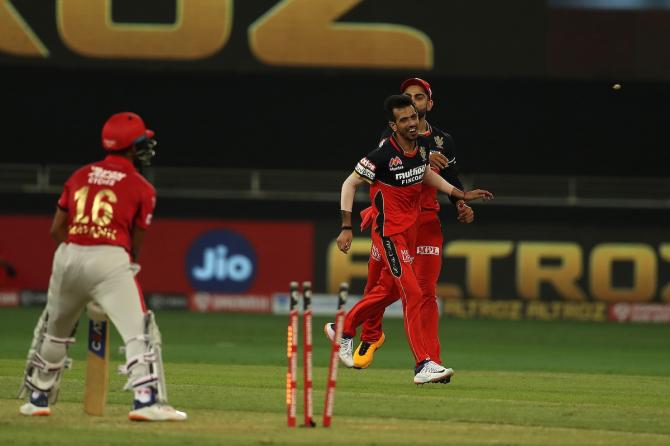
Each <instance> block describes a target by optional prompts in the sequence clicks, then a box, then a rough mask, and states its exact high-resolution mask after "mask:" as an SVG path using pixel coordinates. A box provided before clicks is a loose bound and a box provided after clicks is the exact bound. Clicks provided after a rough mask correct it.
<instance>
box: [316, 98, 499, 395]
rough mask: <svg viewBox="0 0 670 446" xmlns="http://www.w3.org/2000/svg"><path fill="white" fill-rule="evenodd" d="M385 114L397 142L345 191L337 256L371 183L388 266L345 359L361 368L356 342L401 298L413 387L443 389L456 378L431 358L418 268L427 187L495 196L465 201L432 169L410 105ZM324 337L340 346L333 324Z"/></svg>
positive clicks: (369, 293) (377, 236)
mask: <svg viewBox="0 0 670 446" xmlns="http://www.w3.org/2000/svg"><path fill="white" fill-rule="evenodd" d="M384 108H385V110H386V113H387V118H388V121H389V126H390V128H391V129H392V130H393V134H392V135H391V136H390V138H388V139H387V140H385V141H384V142H383V143H382V144H381V145H380V147H378V148H377V149H375V150H373V151H372V152H370V153H369V154H368V155H367V156H366V157H364V158H363V159H361V160H360V161H359V163H358V165H357V166H356V168H355V170H354V172H353V173H352V174H351V175H350V176H349V177H348V178H347V179H346V180H345V182H344V183H343V185H342V196H341V214H342V231H341V233H340V235H339V236H338V238H337V246H338V248H339V249H340V250H341V251H342V252H344V253H347V252H348V251H349V248H350V247H351V240H352V226H351V210H352V207H353V200H354V195H355V192H356V188H357V187H358V186H360V185H361V184H363V183H364V182H368V183H369V184H370V199H371V202H372V206H373V209H374V215H375V218H374V221H373V226H372V244H373V246H374V247H375V248H376V250H377V251H378V252H379V253H380V257H381V259H382V265H383V266H382V268H381V271H380V273H379V276H378V278H377V280H376V283H375V284H374V286H372V287H368V289H366V292H365V294H364V296H363V298H362V299H361V300H360V301H359V302H358V303H357V304H356V305H354V307H353V308H352V309H351V310H350V311H349V312H348V313H347V316H346V318H345V322H344V329H343V332H342V333H343V335H342V339H341V340H340V359H341V360H342V362H343V363H344V364H345V365H346V366H347V367H352V366H353V365H354V364H353V356H352V355H353V337H354V336H355V335H356V330H357V328H358V327H359V326H360V325H361V324H362V323H363V322H364V321H366V320H368V319H371V318H373V317H375V316H376V315H378V314H380V313H383V310H384V308H386V307H387V306H388V305H389V304H391V303H392V302H394V301H395V300H397V298H398V297H399V298H400V299H401V300H402V303H403V308H404V312H403V313H404V325H405V332H406V335H407V340H408V343H409V346H410V349H411V351H412V354H413V355H414V359H415V375H414V383H415V384H424V383H428V382H438V381H441V380H443V379H445V378H448V377H449V376H451V374H453V371H452V370H451V369H448V368H445V367H443V366H441V365H439V364H437V363H435V362H434V361H433V360H432V358H431V356H430V353H429V350H428V345H427V343H426V336H427V334H426V332H425V330H424V326H423V323H422V317H421V308H422V306H423V305H424V303H423V300H424V297H423V292H422V291H421V288H420V286H419V283H418V281H417V277H416V275H415V273H414V270H413V268H412V262H413V260H414V256H413V255H412V254H413V253H414V252H415V250H416V244H415V242H416V221H417V219H418V217H419V213H420V200H421V190H422V184H427V185H429V186H432V187H434V188H436V189H437V190H440V191H442V192H444V193H446V194H448V195H453V196H455V197H457V198H459V199H464V200H474V199H477V198H485V199H490V198H492V194H491V193H490V192H488V191H484V190H479V189H478V190H473V191H470V192H467V193H464V192H462V191H461V190H459V189H457V188H455V187H454V186H453V185H451V184H450V183H449V182H447V181H446V180H445V179H444V178H442V177H440V176H439V175H438V174H436V173H435V172H433V171H432V170H431V169H430V168H429V167H428V152H427V147H428V143H427V142H428V141H427V140H425V139H424V138H421V137H420V136H419V132H418V120H419V119H418V114H417V111H416V108H415V107H414V104H413V103H412V99H411V98H409V97H408V96H405V95H393V96H390V97H388V98H387V99H386V101H385V103H384ZM325 331H326V334H327V335H328V337H329V338H330V339H331V340H332V339H334V338H335V333H334V327H333V324H326V326H325Z"/></svg>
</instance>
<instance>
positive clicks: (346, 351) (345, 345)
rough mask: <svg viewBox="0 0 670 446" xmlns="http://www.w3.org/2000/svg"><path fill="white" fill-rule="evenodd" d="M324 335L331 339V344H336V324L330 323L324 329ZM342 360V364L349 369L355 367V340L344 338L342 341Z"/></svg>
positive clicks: (340, 353)
mask: <svg viewBox="0 0 670 446" xmlns="http://www.w3.org/2000/svg"><path fill="white" fill-rule="evenodd" d="M323 331H324V333H326V336H328V339H330V342H335V324H333V323H332V322H328V323H327V324H326V325H325V326H324V327H323ZM339 355H340V360H341V361H342V364H344V365H346V366H347V367H349V368H352V367H353V366H354V340H353V338H345V337H344V336H342V339H340V352H339Z"/></svg>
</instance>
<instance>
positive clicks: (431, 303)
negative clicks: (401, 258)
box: [354, 77, 474, 368]
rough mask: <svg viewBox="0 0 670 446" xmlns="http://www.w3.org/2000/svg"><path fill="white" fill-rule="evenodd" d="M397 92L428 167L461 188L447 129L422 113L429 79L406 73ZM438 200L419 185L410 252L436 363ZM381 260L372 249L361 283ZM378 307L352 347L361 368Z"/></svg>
mask: <svg viewBox="0 0 670 446" xmlns="http://www.w3.org/2000/svg"><path fill="white" fill-rule="evenodd" d="M400 91H401V92H402V93H403V94H405V95H407V96H409V97H410V98H411V99H412V102H413V103H414V106H415V107H416V109H417V113H418V115H419V134H420V135H421V136H422V137H424V138H426V139H427V140H428V144H429V149H430V165H431V168H432V169H433V170H434V171H435V172H436V173H439V174H440V175H441V176H442V177H443V178H444V179H446V180H447V181H448V182H450V183H451V184H453V185H454V186H456V187H457V188H460V189H463V186H462V185H461V181H460V179H459V178H458V172H457V169H456V153H455V150H454V141H453V139H452V137H451V135H449V134H448V133H445V132H443V131H442V130H440V129H438V128H436V127H433V126H431V125H430V123H428V121H427V120H426V115H427V114H428V112H429V111H430V110H432V108H433V92H432V89H431V86H430V84H429V83H428V82H427V81H425V80H423V79H420V78H416V77H415V78H409V79H406V80H405V81H403V82H402V84H401V85H400ZM390 136H391V132H390V131H388V129H387V130H386V131H385V132H384V134H382V141H383V140H384V139H386V138H389V137H390ZM450 199H451V201H452V202H453V203H454V204H455V205H456V208H457V211H458V220H459V221H460V222H462V223H471V222H472V221H473V220H474V212H473V211H472V208H470V207H469V206H467V205H466V204H465V202H464V201H463V200H458V199H457V198H455V197H453V196H451V197H450ZM439 211H440V204H439V202H438V201H437V190H436V189H435V188H433V187H430V186H427V185H424V186H423V189H422V191H421V213H420V214H419V218H418V219H417V228H416V231H417V239H416V246H417V248H416V257H415V260H414V263H413V264H412V266H413V268H414V272H415V274H416V277H417V280H418V282H419V286H420V287H421V290H422V292H423V294H424V299H423V306H422V308H421V314H422V320H423V321H424V327H425V330H426V343H427V345H428V351H429V353H430V355H431V358H432V359H433V360H434V361H435V362H436V363H438V364H442V359H441V357H440V339H439V333H438V327H439V318H440V316H439V309H438V306H437V289H436V286H437V281H438V279H439V276H440V270H441V268H442V244H443V236H442V228H441V225H440V218H439V215H438V213H439ZM373 214H374V213H373V209H372V208H368V209H366V210H364V211H363V215H368V220H369V219H371V218H373ZM381 267H382V262H381V259H380V257H379V253H378V252H377V251H376V250H374V248H373V250H372V252H371V255H370V267H369V268H368V282H367V286H366V288H370V287H372V286H374V284H375V282H376V280H377V279H376V278H377V276H378V275H379V273H380V270H381ZM382 317H383V312H381V313H380V314H378V315H376V316H375V317H373V318H371V319H369V320H367V321H365V323H364V324H363V328H362V332H361V343H360V344H359V345H358V347H357V348H356V350H355V351H354V367H356V368H366V367H368V366H369V365H370V364H371V363H372V360H373V356H374V352H375V351H376V350H377V349H378V348H379V347H381V345H382V344H383V343H384V340H385V336H384V332H383V331H382Z"/></svg>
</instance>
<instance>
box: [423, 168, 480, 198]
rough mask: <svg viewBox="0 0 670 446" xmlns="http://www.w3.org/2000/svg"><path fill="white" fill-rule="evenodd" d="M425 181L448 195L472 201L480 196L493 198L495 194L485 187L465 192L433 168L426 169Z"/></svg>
mask: <svg viewBox="0 0 670 446" xmlns="http://www.w3.org/2000/svg"><path fill="white" fill-rule="evenodd" d="M423 182H424V183H426V184H427V185H429V186H432V187H434V188H435V189H437V190H439V191H441V192H444V193H445V194H447V195H450V196H454V197H456V198H458V199H460V200H465V201H472V200H477V199H478V198H481V199H483V200H493V194H492V193H491V192H489V191H487V190H483V189H475V190H471V191H468V192H463V191H462V190H460V189H458V188H456V187H454V186H453V185H452V184H451V183H449V182H448V181H447V180H445V179H444V178H442V177H441V176H440V175H438V174H437V173H435V172H433V171H432V170H431V169H428V170H427V171H426V175H425V176H424V177H423Z"/></svg>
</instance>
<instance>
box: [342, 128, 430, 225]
mask: <svg viewBox="0 0 670 446" xmlns="http://www.w3.org/2000/svg"><path fill="white" fill-rule="evenodd" d="M427 146H428V145H427V144H426V142H425V141H424V140H423V139H421V138H419V140H418V141H417V147H416V149H415V150H414V152H412V153H408V154H405V153H404V152H403V150H402V149H401V148H400V146H399V145H398V144H397V142H396V141H395V139H394V138H393V137H391V138H389V139H387V140H385V141H383V143H382V144H381V145H380V146H379V148H377V149H375V150H373V151H372V152H370V153H369V154H368V156H366V157H365V158H363V159H362V160H360V161H359V162H358V164H357V165H356V169H355V170H354V171H355V172H356V174H358V175H359V176H360V177H361V178H362V179H363V180H365V181H367V182H368V183H370V201H371V202H372V206H373V207H374V209H375V213H376V218H375V221H374V226H373V228H372V229H373V230H375V231H377V232H379V233H380V234H381V235H382V236H383V237H388V236H391V235H394V234H399V233H401V232H404V231H405V230H407V229H408V228H409V227H410V226H412V225H414V223H415V222H416V219H417V218H418V216H419V208H420V207H419V202H420V196H421V183H422V181H423V177H424V175H425V173H426V169H427V168H428V164H427V163H428V154H427V149H426V147H427Z"/></svg>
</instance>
